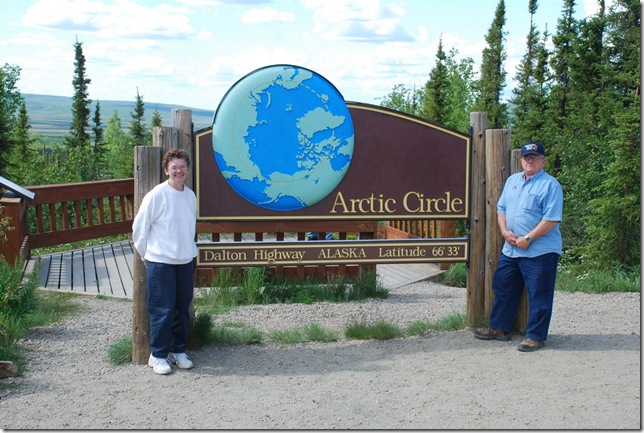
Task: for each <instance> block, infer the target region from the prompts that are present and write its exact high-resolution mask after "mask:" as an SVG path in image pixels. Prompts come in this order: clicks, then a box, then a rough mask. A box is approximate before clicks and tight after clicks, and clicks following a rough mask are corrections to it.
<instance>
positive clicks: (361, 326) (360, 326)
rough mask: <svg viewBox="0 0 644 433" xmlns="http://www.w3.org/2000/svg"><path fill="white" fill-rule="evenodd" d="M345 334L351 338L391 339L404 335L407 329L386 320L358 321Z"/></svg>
mask: <svg viewBox="0 0 644 433" xmlns="http://www.w3.org/2000/svg"><path fill="white" fill-rule="evenodd" d="M344 336H345V337H347V338H348V339H350V340H373V339H375V340H390V339H392V338H398V337H404V336H405V331H404V330H403V329H402V328H400V327H399V326H397V325H394V324H391V323H387V322H385V321H377V322H374V323H367V322H356V323H353V324H351V325H349V326H348V327H347V329H346V330H345V331H344Z"/></svg>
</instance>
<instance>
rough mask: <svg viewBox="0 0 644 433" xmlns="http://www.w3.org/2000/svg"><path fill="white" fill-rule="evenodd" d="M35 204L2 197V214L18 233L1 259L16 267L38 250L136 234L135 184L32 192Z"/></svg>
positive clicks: (123, 181) (6, 245)
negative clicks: (134, 219) (133, 223)
mask: <svg viewBox="0 0 644 433" xmlns="http://www.w3.org/2000/svg"><path fill="white" fill-rule="evenodd" d="M26 188H27V189H28V190H30V191H32V192H34V193H35V197H34V199H33V200H26V199H21V198H18V197H15V198H14V197H7V196H6V195H4V196H3V197H1V198H0V206H2V214H0V217H4V216H8V217H9V218H11V223H10V226H11V227H12V228H13V230H11V231H9V232H8V233H7V238H8V239H7V242H6V243H4V244H1V245H0V254H2V255H3V256H4V257H5V259H6V260H7V261H8V262H10V263H15V261H16V260H17V259H18V258H23V259H27V258H29V257H30V256H31V250H32V249H33V248H41V247H47V246H53V245H60V244H64V243H69V242H77V241H82V240H88V239H96V238H100V237H104V236H113V235H118V234H124V233H130V232H131V231H132V218H133V195H134V180H133V179H117V180H103V181H96V182H79V183H66V184H59V185H40V186H29V187H26Z"/></svg>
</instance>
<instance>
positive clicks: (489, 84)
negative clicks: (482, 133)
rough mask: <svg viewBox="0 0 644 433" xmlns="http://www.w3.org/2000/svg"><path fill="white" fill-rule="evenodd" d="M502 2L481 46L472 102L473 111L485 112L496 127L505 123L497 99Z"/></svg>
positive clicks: (500, 81) (501, 60)
mask: <svg viewBox="0 0 644 433" xmlns="http://www.w3.org/2000/svg"><path fill="white" fill-rule="evenodd" d="M504 26H505V2H504V0H500V1H499V4H498V5H497V8H496V11H495V13H494V20H493V22H492V25H491V26H490V28H489V30H488V32H487V34H486V36H485V41H486V42H487V44H488V45H487V47H485V48H484V49H483V59H482V63H481V74H480V78H479V80H478V82H477V85H476V90H477V96H476V103H475V105H474V110H475V111H485V112H487V114H488V127H489V128H490V129H500V128H505V127H507V126H508V115H507V105H506V104H505V103H502V102H501V95H502V93H503V88H504V87H505V85H506V84H505V76H506V72H505V60H506V58H507V54H506V52H505V45H504V41H505V35H506V32H504V31H503V27H504Z"/></svg>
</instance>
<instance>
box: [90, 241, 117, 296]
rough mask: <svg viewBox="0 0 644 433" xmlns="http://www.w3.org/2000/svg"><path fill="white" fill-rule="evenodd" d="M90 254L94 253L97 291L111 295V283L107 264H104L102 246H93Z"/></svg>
mask: <svg viewBox="0 0 644 433" xmlns="http://www.w3.org/2000/svg"><path fill="white" fill-rule="evenodd" d="M92 254H93V255H94V267H95V271H96V284H97V285H98V292H99V293H100V294H102V295H105V296H112V285H111V284H110V276H109V274H108V272H107V265H106V264H105V255H104V254H103V247H102V246H98V247H94V248H93V249H92Z"/></svg>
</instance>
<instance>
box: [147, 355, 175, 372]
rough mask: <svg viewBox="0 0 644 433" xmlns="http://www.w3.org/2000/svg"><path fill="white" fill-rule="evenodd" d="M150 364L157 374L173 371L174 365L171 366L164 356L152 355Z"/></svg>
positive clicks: (149, 360)
mask: <svg viewBox="0 0 644 433" xmlns="http://www.w3.org/2000/svg"><path fill="white" fill-rule="evenodd" d="M148 365H149V366H150V367H152V369H153V370H154V372H155V373H156V374H170V373H171V372H172V367H170V364H168V361H167V360H166V359H164V358H157V357H154V356H152V355H150V359H148Z"/></svg>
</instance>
